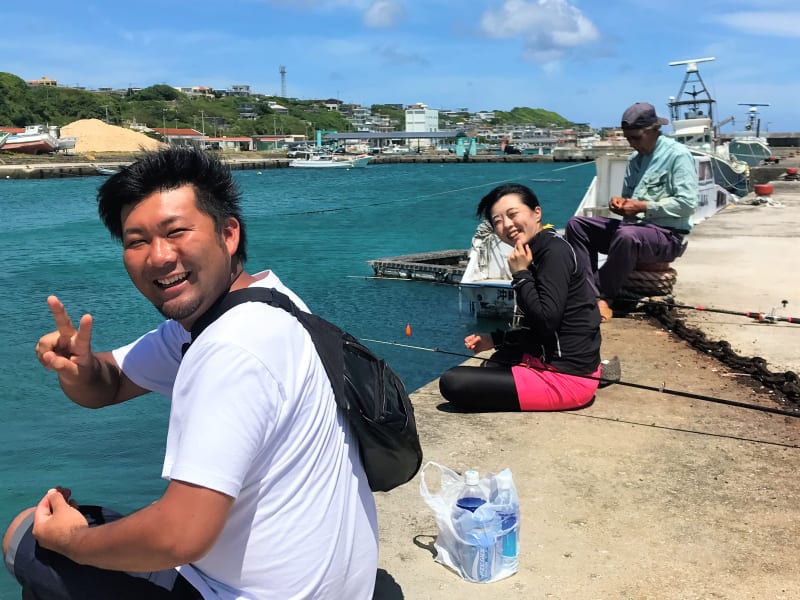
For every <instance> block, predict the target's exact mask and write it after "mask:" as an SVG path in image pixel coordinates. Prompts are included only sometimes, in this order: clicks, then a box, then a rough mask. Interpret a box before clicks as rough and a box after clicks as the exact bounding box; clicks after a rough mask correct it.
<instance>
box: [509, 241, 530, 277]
mask: <svg viewBox="0 0 800 600" xmlns="http://www.w3.org/2000/svg"><path fill="white" fill-rule="evenodd" d="M532 262H533V253H532V252H531V247H530V246H528V244H526V243H525V242H523V241H522V240H517V243H516V244H515V245H514V250H513V251H512V252H511V254H509V255H508V267H509V269H511V272H512V273H516V272H517V271H522V270H524V269H527V268H528V266H529V265H530V264H531V263H532Z"/></svg>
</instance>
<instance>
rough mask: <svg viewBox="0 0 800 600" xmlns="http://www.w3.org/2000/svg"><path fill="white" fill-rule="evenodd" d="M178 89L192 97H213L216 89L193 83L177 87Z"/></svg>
mask: <svg viewBox="0 0 800 600" xmlns="http://www.w3.org/2000/svg"><path fill="white" fill-rule="evenodd" d="M175 89H176V90H178V91H179V92H181V93H182V94H186V95H187V96H189V97H190V98H200V97H204V98H213V97H214V90H213V89H211V88H210V87H208V86H204V85H192V86H187V87H175Z"/></svg>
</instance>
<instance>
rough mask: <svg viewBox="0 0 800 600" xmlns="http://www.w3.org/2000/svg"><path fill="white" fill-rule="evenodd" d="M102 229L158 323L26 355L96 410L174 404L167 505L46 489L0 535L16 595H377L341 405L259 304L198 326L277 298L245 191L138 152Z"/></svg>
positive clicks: (211, 174) (366, 496) (72, 331)
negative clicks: (258, 253) (147, 397)
mask: <svg viewBox="0 0 800 600" xmlns="http://www.w3.org/2000/svg"><path fill="white" fill-rule="evenodd" d="M98 200H99V212H100V217H101V219H102V220H103V222H104V223H105V225H106V227H107V228H108V230H109V231H110V232H111V234H112V236H113V237H115V238H117V239H118V240H120V241H121V243H122V248H123V250H122V258H123V262H124V264H125V268H126V270H127V272H128V275H129V276H130V279H131V281H132V282H133V283H134V285H135V286H136V288H137V289H138V290H139V291H140V292H141V294H142V295H143V296H144V297H145V298H147V300H148V301H150V302H151V303H152V304H153V305H154V306H155V307H156V308H157V309H158V310H159V311H160V312H161V313H162V314H163V315H164V316H165V317H166V319H167V320H166V321H164V322H163V323H162V324H161V325H160V326H159V327H158V328H157V329H156V330H154V331H150V332H149V333H145V334H144V335H143V336H142V337H140V338H139V339H137V340H135V341H134V342H132V343H130V344H128V345H127V346H124V347H122V348H118V349H116V350H114V351H112V352H99V353H96V352H94V351H93V350H92V347H91V336H92V317H91V316H90V315H84V316H83V317H82V318H81V320H80V323H79V325H78V327H77V328H76V327H75V326H74V325H73V322H72V320H71V319H70V318H69V316H68V315H67V312H66V309H65V308H64V306H63V304H62V303H61V302H60V301H59V300H58V299H57V298H56V297H55V296H50V297H49V298H48V300H47V302H48V305H49V308H50V311H51V312H52V314H53V318H54V320H55V325H56V330H55V331H53V332H51V333H48V334H46V335H44V336H43V337H42V338H41V339H40V340H39V342H38V344H37V346H36V353H37V357H38V359H39V361H40V362H41V364H42V365H43V366H44V367H46V368H47V369H50V370H53V371H55V372H56V374H57V375H58V379H59V383H60V385H61V387H62V389H63V391H64V393H65V394H66V395H67V396H68V397H69V398H70V399H71V400H72V401H74V402H76V403H77V404H80V405H82V406H86V407H91V408H100V407H104V406H108V405H112V404H117V403H119V402H125V401H127V400H130V399H132V398H135V397H138V396H141V395H142V394H145V393H147V392H150V391H154V392H158V393H160V394H163V395H164V396H167V397H169V398H170V399H171V410H170V419H169V429H168V433H167V443H166V452H165V459H164V465H163V470H162V476H163V477H164V478H165V479H166V480H167V481H168V485H167V488H166V491H165V492H164V495H163V496H162V497H161V498H159V499H157V500H155V501H154V502H153V503H152V504H150V505H148V506H146V507H145V508H142V509H141V510H139V511H137V512H134V513H132V514H130V515H128V516H124V517H123V516H121V515H119V514H117V513H115V512H113V511H110V510H107V509H105V508H101V507H93V506H83V505H80V504H78V503H77V502H76V501H75V500H74V499H73V498H72V491H71V490H70V489H68V488H60V487H59V488H53V489H51V490H49V491H48V492H47V493H46V494H45V495H44V497H43V498H42V499H41V501H40V502H39V504H38V505H37V506H36V507H34V508H31V509H28V510H25V511H23V512H22V513H20V514H19V515H18V516H17V517H16V518H15V519H14V521H13V522H12V523H11V525H10V526H9V528H8V530H7V531H6V534H5V536H4V538H3V553H4V556H5V559H6V565H7V567H8V569H9V571H10V572H11V573H12V574H13V575H14V576H15V577H16V578H17V580H18V581H19V582H20V584H21V585H22V587H23V594H24V597H25V598H31V599H34V598H38V599H47V600H54V599H55V600H58V599H67V598H69V599H78V598H80V599H92V598H116V599H127V598H131V599H133V598H136V599H141V598H206V599H208V598H215V599H233V598H258V599H263V598H275V599H285V598H331V599H334V598H335V599H339V598H353V599H367V598H372V593H373V587H374V584H375V575H376V569H377V552H378V541H377V522H376V512H375V504H374V500H373V497H372V494H371V492H370V489H369V485H368V482H367V478H366V476H365V474H364V471H363V468H362V466H361V462H360V459H359V454H358V443H357V441H356V439H355V438H354V435H353V433H352V432H351V430H350V428H349V425H348V424H347V422H346V419H344V418H343V417H342V415H341V413H340V411H338V410H337V406H336V402H335V400H334V398H333V391H332V389H331V386H330V382H329V380H328V378H327V375H326V373H325V370H324V367H323V365H322V363H321V361H320V359H319V356H318V355H317V353H316V350H315V348H314V345H313V343H312V341H311V338H310V337H309V335H308V334H307V333H306V331H305V329H304V328H303V326H302V325H301V324H300V323H299V322H298V321H297V320H296V319H295V318H294V317H292V316H291V315H290V314H289V313H287V312H285V311H283V310H281V309H279V308H274V307H271V306H268V305H267V304H263V303H260V302H257V303H247V304H242V305H239V306H237V307H235V308H233V309H231V310H229V311H228V312H226V313H225V314H224V315H223V316H221V317H220V318H219V319H218V320H217V321H215V322H213V323H212V324H211V325H209V326H208V328H207V329H206V330H205V331H204V333H203V335H202V336H199V337H198V338H197V339H196V340H195V341H194V343H193V344H192V345H191V347H190V348H189V349H188V350H187V351H186V353H185V355H184V354H183V346H184V344H186V343H187V342H189V341H190V334H189V331H190V329H191V327H192V325H193V324H194V323H195V321H196V320H197V319H198V318H199V317H200V316H201V315H203V314H204V313H205V312H206V311H208V310H209V309H210V308H211V307H212V306H214V305H215V304H216V303H217V302H218V301H220V300H221V299H222V298H223V297H224V296H225V295H226V294H227V293H228V292H229V291H232V290H236V289H240V288H244V287H248V286H262V287H270V288H277V289H278V290H279V291H281V292H283V293H285V294H287V295H288V296H290V298H291V299H292V301H293V302H294V303H295V304H296V305H298V306H299V307H301V308H302V309H303V310H307V308H306V307H305V305H304V304H303V303H302V301H301V300H300V299H299V298H298V297H297V296H296V295H294V294H293V293H292V292H291V291H290V290H289V289H287V288H286V287H285V286H284V285H283V284H282V283H281V281H280V280H279V279H278V278H277V276H276V275H275V274H274V273H272V272H270V271H263V272H261V273H257V274H254V275H251V274H249V273H247V272H246V271H245V270H244V263H245V260H246V258H247V255H246V245H245V241H246V240H245V226H244V221H243V218H242V216H241V214H240V209H239V194H238V191H237V189H236V187H235V185H234V183H233V181H232V178H231V174H230V171H229V170H228V169H227V168H226V167H225V166H224V165H222V164H221V163H220V162H219V161H218V160H217V159H215V158H213V157H212V156H211V155H209V154H207V153H206V152H203V151H194V150H183V149H169V150H164V151H161V152H154V153H148V154H146V155H145V156H144V157H143V158H142V159H141V160H139V161H137V162H136V163H134V164H133V165H131V166H129V167H126V168H125V169H123V170H122V171H121V172H120V173H119V174H117V175H114V176H113V177H111V178H110V179H109V180H108V181H107V182H106V183H105V184H104V185H103V186H102V187H101V188H100V191H99V195H98Z"/></svg>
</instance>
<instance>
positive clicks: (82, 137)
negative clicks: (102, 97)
mask: <svg viewBox="0 0 800 600" xmlns="http://www.w3.org/2000/svg"><path fill="white" fill-rule="evenodd" d="M61 137H76V138H78V142H77V144H75V152H79V153H84V152H138V151H139V150H141V149H145V150H156V149H158V148H162V147H164V146H165V144H162V143H161V142H159V141H156V140H154V139H152V138H149V137H147V136H146V135H145V134H143V133H139V132H138V131H133V130H132V129H125V128H124V127H118V126H116V125H109V124H108V123H104V122H103V121H101V120H100V119H80V120H79V121H73V122H72V123H70V124H69V125H65V126H64V127H62V128H61Z"/></svg>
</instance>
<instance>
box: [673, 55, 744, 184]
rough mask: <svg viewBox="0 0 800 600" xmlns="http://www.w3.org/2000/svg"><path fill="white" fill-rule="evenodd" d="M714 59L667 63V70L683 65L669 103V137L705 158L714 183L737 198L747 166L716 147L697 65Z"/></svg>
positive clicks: (708, 100) (716, 133)
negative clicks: (679, 82)
mask: <svg viewBox="0 0 800 600" xmlns="http://www.w3.org/2000/svg"><path fill="white" fill-rule="evenodd" d="M712 60H715V59H714V57H713V56H712V57H706V58H692V59H689V60H679V61H674V62H671V63H669V65H670V66H671V67H674V66H678V65H686V74H685V75H684V78H683V82H682V83H681V87H680V90H679V91H678V95H677V96H672V97H670V99H669V110H670V117H671V120H672V123H671V125H672V129H673V133H672V134H670V135H671V137H673V138H674V139H676V140H677V141H679V142H681V143H682V144H685V145H686V146H688V147H689V149H690V150H691V151H692V154H694V155H695V156H704V157H708V158H709V159H710V160H711V165H712V168H713V171H714V181H715V182H716V183H717V184H718V185H720V186H722V187H723V188H725V189H726V190H728V191H729V192H731V193H734V194H736V195H738V196H744V195H745V194H747V192H748V191H749V177H750V167H749V165H748V164H747V163H746V162H744V161H742V160H739V159H737V158H736V157H734V156H731V153H730V150H729V147H728V145H727V144H718V143H717V140H718V139H719V125H718V123H715V122H714V105H715V104H716V100H714V99H713V98H712V97H711V93H710V92H709V91H708V88H707V87H706V85H705V83H704V82H703V78H702V77H701V76H700V71H699V69H698V68H697V64H698V63H701V62H709V61H712Z"/></svg>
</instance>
